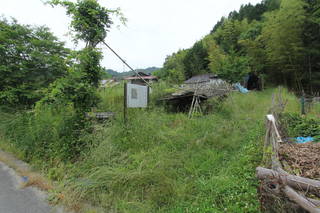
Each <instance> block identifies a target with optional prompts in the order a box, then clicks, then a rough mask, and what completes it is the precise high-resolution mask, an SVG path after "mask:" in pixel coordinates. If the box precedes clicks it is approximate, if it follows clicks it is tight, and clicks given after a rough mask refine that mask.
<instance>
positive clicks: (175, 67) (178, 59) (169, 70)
mask: <svg viewBox="0 0 320 213" xmlns="http://www.w3.org/2000/svg"><path fill="white" fill-rule="evenodd" d="M186 54H187V50H179V51H178V52H177V53H173V54H172V55H171V56H168V57H167V58H166V60H165V62H164V64H163V68H162V69H161V71H159V72H158V75H159V77H161V78H163V79H166V80H167V81H169V82H171V83H181V82H183V81H184V80H185V79H186V77H185V67H184V63H183V61H184V58H185V57H186Z"/></svg>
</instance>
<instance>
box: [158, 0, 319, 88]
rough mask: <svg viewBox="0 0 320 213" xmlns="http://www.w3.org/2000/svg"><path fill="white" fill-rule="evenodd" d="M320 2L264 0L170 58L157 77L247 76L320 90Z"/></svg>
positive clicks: (231, 16) (236, 78) (177, 79)
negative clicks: (213, 74) (203, 74)
mask: <svg viewBox="0 0 320 213" xmlns="http://www.w3.org/2000/svg"><path fill="white" fill-rule="evenodd" d="M319 8H320V3H319V1H312V0H311V1H310V0H263V1H262V2H261V3H259V4H256V5H251V4H247V5H243V6H241V8H240V10H239V11H233V12H231V13H230V14H229V16H228V17H223V18H222V19H221V20H220V21H219V22H218V23H217V24H216V25H215V26H214V28H213V30H212V31H211V32H210V33H209V34H208V35H206V36H205V37H204V38H203V39H201V40H200V41H197V42H196V43H195V44H194V45H193V47H191V48H189V49H185V50H179V51H178V52H177V53H174V54H172V55H171V56H168V57H167V59H166V61H165V63H164V66H163V69H162V70H161V71H160V72H158V73H157V74H158V75H159V76H160V77H162V78H165V79H168V80H170V81H174V82H177V83H180V82H181V81H183V80H185V79H187V78H189V77H190V76H192V75H195V74H200V73H204V72H207V73H208V72H211V73H215V74H218V75H220V76H221V77H222V78H225V79H227V80H229V81H230V82H237V81H241V80H242V78H243V77H244V76H245V75H246V74H248V73H249V72H253V73H256V74H257V75H260V76H261V75H263V76H265V77H266V82H268V83H269V84H274V85H279V84H281V85H285V86H287V87H289V88H291V89H294V90H296V91H302V90H303V89H304V90H305V91H308V92H316V91H319V85H320V84H319V80H320V71H319V70H320V67H319V63H318V61H319V59H320V51H319V46H320V40H319V36H318V32H319V29H320V18H319V17H320V16H319V14H320V9H319Z"/></svg>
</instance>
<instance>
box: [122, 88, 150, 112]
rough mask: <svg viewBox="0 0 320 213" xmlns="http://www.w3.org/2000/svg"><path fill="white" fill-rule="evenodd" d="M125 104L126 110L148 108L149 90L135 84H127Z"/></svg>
mask: <svg viewBox="0 0 320 213" xmlns="http://www.w3.org/2000/svg"><path fill="white" fill-rule="evenodd" d="M126 89H127V91H126V93H127V94H126V103H127V107H128V108H146V107H148V99H149V88H148V86H141V85H137V84H127V88H126Z"/></svg>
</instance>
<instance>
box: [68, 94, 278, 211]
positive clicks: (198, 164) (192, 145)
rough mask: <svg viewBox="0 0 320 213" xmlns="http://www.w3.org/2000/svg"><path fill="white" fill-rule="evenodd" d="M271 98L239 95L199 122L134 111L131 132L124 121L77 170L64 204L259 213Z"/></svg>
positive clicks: (109, 208)
mask: <svg viewBox="0 0 320 213" xmlns="http://www.w3.org/2000/svg"><path fill="white" fill-rule="evenodd" d="M272 92H273V91H272V90H268V91H265V92H252V93H250V94H247V95H243V94H238V93H233V94H232V95H231V96H230V97H229V98H227V100H226V101H225V102H224V103H221V105H219V106H216V108H215V113H212V114H209V115H207V116H200V117H197V118H194V119H188V117H187V115H186V114H173V113H167V112H165V111H164V110H163V108H161V107H159V108H157V107H155V108H152V109H146V110H141V109H136V110H135V109H130V110H129V120H128V124H127V125H126V126H125V125H124V123H123V119H122V117H121V114H120V115H119V116H118V117H117V118H116V120H115V121H114V122H113V124H112V126H109V127H107V128H105V129H104V130H103V133H102V134H101V137H102V138H103V139H101V142H100V143H99V144H98V145H97V146H96V147H95V148H93V149H92V150H91V151H90V152H89V153H88V154H87V157H86V158H85V159H86V160H85V161H82V162H79V163H78V164H77V165H75V167H76V168H77V169H75V170H74V171H73V174H74V179H70V180H69V181H70V182H68V183H69V185H68V187H69V190H70V193H71V194H73V196H71V197H69V199H67V200H66V201H65V202H67V203H72V202H73V203H81V202H82V201H84V200H85V201H90V202H91V203H93V204H94V205H96V206H100V207H103V208H104V210H103V211H110V212H225V211H227V212H257V211H259V201H258V200H259V198H258V195H257V192H256V191H257V186H258V184H257V180H256V179H255V175H254V173H255V167H256V166H257V165H258V164H259V163H260V162H261V159H262V145H261V144H262V143H261V141H262V138H263V135H264V132H265V131H264V117H265V114H266V113H267V110H268V108H269V107H270V103H271V94H272ZM112 94H117V93H112V92H110V94H108V95H110V96H112ZM118 94H120V93H118ZM115 103H117V102H115ZM114 108H115V109H118V110H119V108H120V109H121V105H120V106H119V105H118V106H117V107H116V106H114ZM120 111H121V110H120Z"/></svg>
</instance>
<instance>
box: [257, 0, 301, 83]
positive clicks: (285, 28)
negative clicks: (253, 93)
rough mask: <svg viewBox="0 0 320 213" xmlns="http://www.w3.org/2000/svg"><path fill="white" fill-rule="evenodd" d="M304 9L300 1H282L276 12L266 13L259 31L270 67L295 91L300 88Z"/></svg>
mask: <svg viewBox="0 0 320 213" xmlns="http://www.w3.org/2000/svg"><path fill="white" fill-rule="evenodd" d="M304 6H305V4H304V2H303V1H302V0H282V1H281V7H280V10H279V11H273V12H270V13H268V14H266V19H267V21H266V22H265V26H264V28H263V30H262V38H263V40H264V42H265V44H266V54H267V59H268V62H269V68H270V69H272V70H274V71H275V72H278V73H279V74H281V75H280V76H281V78H280V79H283V82H284V83H285V84H286V85H287V86H289V87H293V88H296V89H299V88H301V80H302V77H303V72H304V69H303V63H304V56H305V49H304V45H303V40H302V35H303V25H304V23H305V21H306V11H305V10H304ZM273 74H275V75H277V73H273ZM279 74H278V76H279Z"/></svg>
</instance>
